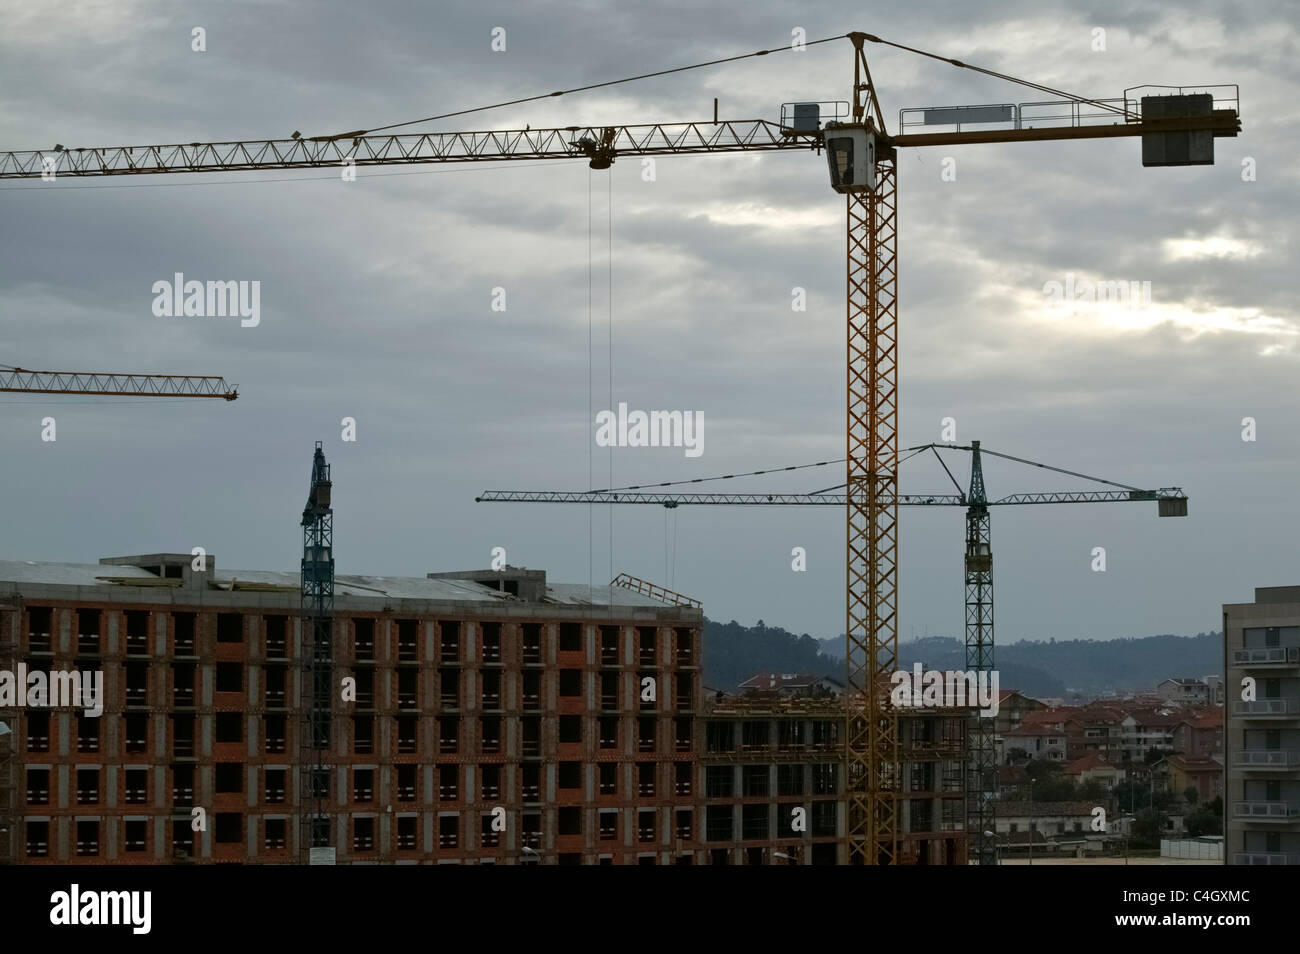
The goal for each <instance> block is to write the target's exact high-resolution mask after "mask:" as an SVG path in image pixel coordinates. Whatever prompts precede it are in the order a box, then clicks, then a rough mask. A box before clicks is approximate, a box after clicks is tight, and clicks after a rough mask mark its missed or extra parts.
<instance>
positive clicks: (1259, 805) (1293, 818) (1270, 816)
mask: <svg viewBox="0 0 1300 954" xmlns="http://www.w3.org/2000/svg"><path fill="white" fill-rule="evenodd" d="M1232 817H1233V818H1236V819H1239V820H1241V821H1248V822H1252V821H1262V822H1282V823H1288V824H1289V823H1292V822H1297V821H1300V802H1234V803H1233V806H1232Z"/></svg>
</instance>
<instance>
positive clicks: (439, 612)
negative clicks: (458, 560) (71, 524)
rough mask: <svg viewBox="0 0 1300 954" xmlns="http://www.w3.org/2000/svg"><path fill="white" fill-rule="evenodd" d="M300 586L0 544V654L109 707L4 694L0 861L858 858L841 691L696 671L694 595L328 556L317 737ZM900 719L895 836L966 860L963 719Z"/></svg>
mask: <svg viewBox="0 0 1300 954" xmlns="http://www.w3.org/2000/svg"><path fill="white" fill-rule="evenodd" d="M196 566H198V567H200V568H198V569H196ZM300 587H301V579H300V576H299V574H295V573H292V572H270V571H247V570H237V571H227V572H223V571H220V570H219V569H218V568H217V566H216V563H215V559H214V558H213V557H211V556H205V557H201V558H196V557H194V556H191V555H190V554H167V553H159V554H152V555H141V556H131V557H117V558H110V559H105V560H101V561H100V563H99V564H59V563H32V562H0V656H2V657H3V658H0V670H5V671H7V672H9V673H18V672H24V673H28V674H30V673H36V672H43V673H50V672H57V671H61V670H72V669H76V670H80V671H81V672H83V673H91V672H101V673H102V675H103V699H102V700H101V701H102V705H103V711H102V714H101V715H98V716H93V715H90V714H88V713H87V712H86V711H85V709H84V707H83V708H74V707H64V708H50V707H41V706H30V705H26V704H24V703H25V702H26V700H25V699H24V698H21V697H20V698H19V699H17V700H13V699H10V700H7V701H8V702H15V701H16V702H17V704H15V705H6V707H5V708H3V709H0V724H5V725H7V726H8V727H9V728H10V729H11V730H12V734H11V735H8V736H6V737H3V738H0V747H2V746H5V745H6V744H7V745H8V749H7V751H9V752H10V755H11V758H10V760H9V763H8V768H9V770H8V771H6V772H4V773H3V774H0V786H2V789H0V813H3V817H2V818H0V828H2V829H4V831H3V834H4V835H5V836H6V837H5V838H4V840H2V841H0V850H3V851H4V852H5V857H3V859H0V860H3V861H8V862H17V863H109V864H130V863H152V864H157V863H166V862H173V861H174V862H197V863H221V862H228V863H246V864H294V863H300V862H302V861H306V860H308V858H309V857H310V859H311V860H313V861H318V862H321V861H333V862H335V863H417V862H421V863H465V862H470V863H507V864H514V863H538V862H540V863H544V864H554V863H559V864H791V863H799V864H815V863H823V864H834V863H843V862H845V861H846V859H847V854H848V852H847V844H846V838H845V817H846V816H845V813H846V804H845V797H844V779H843V767H842V766H843V753H844V741H843V736H842V732H843V730H844V725H845V709H844V703H843V701H842V700H841V699H839V698H836V697H831V698H823V699H818V700H778V699H769V698H762V697H750V698H734V697H722V698H718V697H716V696H715V695H714V694H713V693H711V692H708V691H706V689H705V688H704V686H703V685H702V683H701V670H700V663H701V653H702V646H701V630H702V626H703V612H702V610H701V609H699V608H698V606H694V605H670V604H669V603H667V602H665V601H664V600H663V599H662V598H657V596H656V595H655V594H652V593H648V592H637V591H636V590H635V589H630V588H628V587H625V586H599V587H595V588H594V589H592V588H589V587H587V586H585V585H564V584H552V583H548V582H547V580H546V575H545V573H544V572H543V571H539V570H524V569H514V568H506V569H503V570H498V571H493V570H484V571H479V572H459V573H433V574H429V575H428V576H425V577H416V578H392V577H368V576H339V577H337V579H334V581H333V601H334V602H333V607H332V615H331V618H330V624H329V628H328V631H329V634H330V636H329V642H330V647H329V654H328V658H329V660H330V665H331V667H332V668H331V672H332V679H333V681H334V684H335V685H336V686H338V687H340V688H339V691H338V692H337V693H335V694H334V695H333V697H332V699H331V701H330V703H329V708H330V712H329V716H330V717H329V719H328V720H327V721H326V722H325V723H324V724H326V725H328V726H329V733H328V739H327V745H326V746H325V747H324V750H323V752H313V750H312V746H311V745H310V744H309V742H308V740H306V739H304V733H308V732H309V731H310V729H309V726H311V725H312V722H311V721H310V720H308V719H306V718H304V714H305V712H306V711H307V710H308V709H310V708H311V701H310V700H311V699H312V676H311V673H312V671H313V670H312V657H313V650H312V640H311V638H310V635H311V633H312V621H311V620H310V619H308V618H307V617H306V616H305V615H304V612H303V608H302V603H301V593H300ZM900 721H901V724H902V730H901V734H902V743H903V754H904V763H903V767H904V772H903V779H902V792H901V797H900V816H901V818H902V819H903V828H902V830H903V835H902V838H901V839H900V846H901V854H902V856H903V857H902V858H901V860H903V861H911V862H913V863H950V864H951V863H965V857H966V847H965V833H964V832H963V830H962V829H963V823H962V805H963V803H962V792H963V789H962V784H963V782H962V769H963V755H962V751H961V746H962V744H963V738H964V737H963V729H962V725H963V716H962V714H960V713H940V714H936V713H934V712H926V711H924V710H903V712H902V718H901V720H900ZM796 809H802V810H803V811H802V812H797V811H796ZM308 815H311V816H318V820H319V819H321V818H323V819H324V821H323V823H322V824H320V825H319V826H318V827H313V826H312V825H310V824H304V819H305V816H308ZM309 833H310V834H309ZM308 840H311V841H312V842H313V844H312V845H309V844H307V841H308ZM308 848H314V849H315V850H312V851H310V852H308V850H307V849H308Z"/></svg>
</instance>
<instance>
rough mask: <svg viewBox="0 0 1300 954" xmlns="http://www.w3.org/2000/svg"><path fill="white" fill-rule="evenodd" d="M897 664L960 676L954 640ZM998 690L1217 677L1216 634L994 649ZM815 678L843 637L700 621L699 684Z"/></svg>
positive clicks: (904, 648) (1126, 686) (931, 643)
mask: <svg viewBox="0 0 1300 954" xmlns="http://www.w3.org/2000/svg"><path fill="white" fill-rule="evenodd" d="M898 650H899V653H898V655H899V664H900V666H902V667H903V668H910V667H911V666H912V664H913V663H915V662H919V663H921V664H922V665H924V666H926V667H927V668H933V669H965V668H966V652H965V648H964V646H963V643H962V641H961V640H959V639H954V638H952V637H948V636H931V637H929V638H926V639H918V640H912V641H908V642H903V643H900V644H899V647H898ZM995 662H996V665H997V669H998V678H999V685H1000V687H1001V688H1003V689H1019V690H1020V691H1022V692H1024V693H1026V694H1028V695H1031V696H1047V697H1068V696H1072V695H1074V694H1076V693H1077V694H1079V695H1082V696H1087V697H1092V696H1096V695H1100V694H1104V693H1112V692H1113V693H1121V694H1122V693H1127V692H1135V691H1140V690H1144V689H1153V688H1154V687H1155V685H1156V683H1158V682H1160V681H1161V680H1162V679H1167V678H1169V677H1170V676H1195V677H1203V676H1207V675H1212V674H1221V673H1222V669H1223V639H1222V635H1221V634H1220V633H1197V634H1196V635H1195V636H1174V635H1170V634H1166V635H1162V636H1145V637H1139V638H1130V639H1111V640H1090V639H1068V640H1058V639H1051V638H1049V639H1046V640H1022V641H1020V642H1017V643H1011V644H1009V645H1006V646H998V647H997V649H996V652H995ZM760 672H774V673H781V672H786V673H791V672H798V673H817V674H819V675H830V676H834V677H836V678H839V679H841V680H842V679H843V678H844V637H843V636H840V637H835V638H832V639H825V640H820V639H815V638H813V637H812V636H810V635H808V634H807V633H802V634H800V635H795V634H794V633H791V632H789V631H788V630H785V629H782V628H780V627H769V626H767V625H766V624H764V622H763V621H762V620H759V621H758V622H757V623H756V624H755V625H754V626H742V625H741V624H740V623H737V622H736V621H735V620H732V621H731V622H729V623H719V622H717V621H716V620H710V619H706V620H705V621H704V683H705V685H706V686H708V687H709V688H711V689H723V690H732V689H734V688H735V687H736V685H737V683H739V682H741V681H743V680H745V679H747V678H749V677H750V676H752V675H754V674H755V673H760Z"/></svg>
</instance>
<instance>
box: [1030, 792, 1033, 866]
mask: <svg viewBox="0 0 1300 954" xmlns="http://www.w3.org/2000/svg"><path fill="white" fill-rule="evenodd" d="M1033 863H1034V780H1033V779H1032V778H1031V779H1030V780H1029V864H1030V865H1032V864H1033Z"/></svg>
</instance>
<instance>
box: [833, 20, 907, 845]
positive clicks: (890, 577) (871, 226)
mask: <svg viewBox="0 0 1300 954" xmlns="http://www.w3.org/2000/svg"><path fill="white" fill-rule="evenodd" d="M851 39H852V40H853V42H854V47H855V50H854V98H853V104H854V105H853V121H854V122H855V123H862V124H864V125H865V126H866V127H867V128H868V129H874V131H875V132H876V133H877V134H883V133H884V117H883V115H882V113H881V110H880V104H879V101H878V100H877V98H876V94H875V90H874V88H873V86H872V83H871V75H870V73H869V71H868V70H867V63H866V58H865V57H864V56H863V53H862V40H863V39H864V38H863V36H862V35H861V34H853V35H851ZM863 94H865V98H864V96H863ZM868 107H869V108H870V110H871V115H870V116H868V115H866V113H867V109H868ZM897 186H898V170H897V165H896V161H895V158H894V154H893V150H892V149H883V150H881V151H880V152H878V153H877V165H876V188H875V190H874V191H872V192H863V193H853V194H850V195H849V196H847V203H846V205H847V214H848V231H847V235H848V238H847V289H846V300H847V309H848V362H847V364H848V389H847V390H848V421H847V447H846V454H845V457H846V458H847V461H848V465H847V474H846V484H847V488H846V489H847V500H848V504H847V507H846V511H847V521H846V523H847V544H848V545H847V590H848V600H847V612H846V624H845V634H846V639H847V646H846V650H847V652H846V656H847V659H846V667H847V694H848V698H849V705H848V709H847V715H846V719H847V725H846V731H845V785H846V794H847V802H848V819H847V823H848V824H847V832H848V850H849V861H850V863H855V864H864V863H865V864H871V865H874V864H894V863H896V862H897V861H898V860H899V845H898V835H899V831H898V829H899V812H898V791H899V779H900V777H901V770H900V766H899V751H898V750H899V742H898V712H897V710H895V709H894V708H893V707H891V706H890V703H889V687H890V682H889V677H890V676H891V675H892V673H893V671H894V670H895V669H896V668H897V656H898V622H897V616H898V612H897V610H898V597H897V594H898V504H897V499H896V498H897V493H898V475H897V465H898V307H897V287H898V254H897V244H898V216H897V208H898V206H897Z"/></svg>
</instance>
